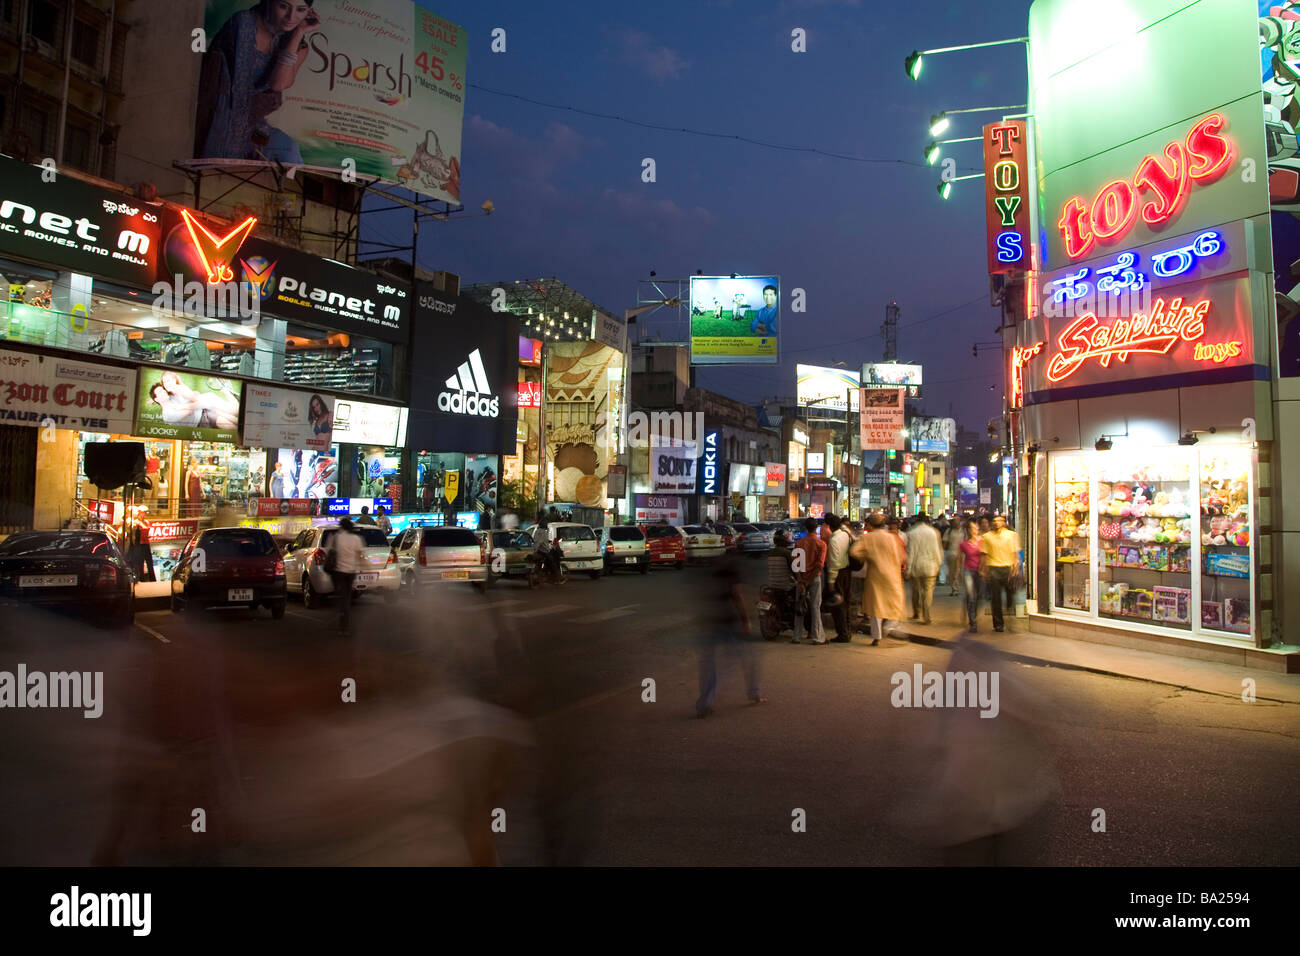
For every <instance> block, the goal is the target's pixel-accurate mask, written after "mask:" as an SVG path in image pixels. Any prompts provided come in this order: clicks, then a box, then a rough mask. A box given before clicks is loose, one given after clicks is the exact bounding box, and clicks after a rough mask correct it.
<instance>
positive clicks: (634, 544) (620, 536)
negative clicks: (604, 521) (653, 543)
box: [596, 524, 650, 574]
mask: <svg viewBox="0 0 1300 956" xmlns="http://www.w3.org/2000/svg"><path fill="white" fill-rule="evenodd" d="M596 540H597V541H598V542H599V544H600V552H601V554H603V555H604V556H605V573H606V574H613V573H614V572H615V571H617V570H620V569H625V570H628V571H639V572H640V573H642V574H645V573H646V572H647V571H649V570H650V554H649V552H648V551H646V543H645V534H644V533H642V531H641V529H640V528H638V527H637V526H636V525H634V524H621V525H615V526H614V527H612V528H597V529H596Z"/></svg>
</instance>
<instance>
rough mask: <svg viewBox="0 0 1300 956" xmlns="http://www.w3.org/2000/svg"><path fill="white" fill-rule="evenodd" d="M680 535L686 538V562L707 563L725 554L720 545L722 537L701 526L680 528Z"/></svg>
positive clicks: (694, 525) (723, 548) (724, 549)
mask: <svg viewBox="0 0 1300 956" xmlns="http://www.w3.org/2000/svg"><path fill="white" fill-rule="evenodd" d="M682 534H683V536H684V537H685V538H686V560H688V561H707V560H710V559H712V558H720V557H722V556H723V555H724V554H726V553H727V549H726V548H725V547H723V545H722V536H721V535H719V534H714V533H713V532H712V531H710V530H709V529H708V528H706V527H704V525H702V524H692V525H686V526H685V527H683V528H682Z"/></svg>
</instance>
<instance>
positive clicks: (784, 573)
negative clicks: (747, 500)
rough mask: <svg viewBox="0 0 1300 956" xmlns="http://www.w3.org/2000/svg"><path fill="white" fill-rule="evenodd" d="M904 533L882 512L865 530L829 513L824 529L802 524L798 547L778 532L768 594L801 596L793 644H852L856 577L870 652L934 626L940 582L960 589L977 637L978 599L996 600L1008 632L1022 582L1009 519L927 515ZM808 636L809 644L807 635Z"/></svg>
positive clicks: (996, 626) (1000, 625)
mask: <svg viewBox="0 0 1300 956" xmlns="http://www.w3.org/2000/svg"><path fill="white" fill-rule="evenodd" d="M908 524H909V526H908V527H907V528H906V530H904V528H903V523H902V521H901V520H900V519H899V518H896V517H887V516H885V515H883V514H881V513H879V512H875V513H872V514H871V515H869V516H868V517H867V519H866V522H865V527H860V526H857V525H856V524H855V523H851V522H849V521H848V520H847V519H844V518H841V517H840V516H838V515H833V514H828V515H827V516H826V517H825V519H824V520H823V521H822V522H821V523H820V524H819V523H818V522H817V520H816V519H814V518H808V519H806V520H805V522H804V527H805V529H806V532H807V533H806V534H805V535H804V536H803V537H802V538H800V539H799V541H798V542H796V543H795V544H794V545H793V547H792V546H791V543H790V540H789V537H788V535H786V534H785V532H779V533H778V534H777V536H776V542H775V547H774V548H773V549H772V551H770V552H769V553H768V586H769V587H770V588H773V589H776V590H780V591H786V592H789V591H791V590H793V591H794V594H795V599H796V602H797V603H796V613H795V622H794V637H793V638H792V639H791V643H794V644H800V643H805V642H806V643H810V644H826V643H829V642H831V641H835V642H838V643H842V644H847V643H849V642H850V641H851V640H852V630H851V625H853V624H854V623H855V622H854V621H853V620H852V619H851V614H850V609H851V608H852V606H853V577H854V575H855V574H856V573H858V572H863V574H862V577H863V588H862V599H861V605H860V607H861V616H862V623H861V626H863V627H866V628H869V629H870V633H871V643H872V645H873V646H874V645H877V644H879V643H880V639H881V637H882V636H884V635H885V634H888V633H889V632H890V631H891V630H893V629H894V628H895V627H896V626H897V625H898V623H899V622H901V621H902V620H903V619H904V618H905V617H907V604H908V596H909V593H910V598H911V616H910V620H913V621H918V622H920V623H922V624H930V623H932V618H931V612H932V606H933V598H934V588H935V583H936V581H939V580H943V579H946V580H947V581H948V582H949V583H950V584H951V586H952V593H953V594H956V593H957V584H956V582H957V581H958V580H960V581H961V582H962V588H963V591H964V594H965V599H966V615H967V622H968V626H969V630H970V631H971V632H975V631H977V630H978V618H977V615H978V612H979V603H980V599H981V597H982V596H983V594H984V593H985V592H987V594H988V598H989V602H990V609H991V611H992V614H993V630H994V631H997V632H1001V631H1004V630H1005V629H1006V622H1005V619H1004V617H1003V599H1004V598H1005V606H1006V608H1011V607H1012V605H1013V601H1014V595H1015V592H1016V591H1017V590H1018V589H1019V587H1020V583H1021V563H1020V538H1019V536H1018V535H1017V534H1016V532H1015V531H1013V530H1012V529H1011V528H1008V527H1007V522H1006V518H1005V517H1003V516H1002V515H995V516H993V517H992V518H987V517H986V518H980V519H978V520H977V519H974V518H969V519H967V518H962V517H961V516H958V517H956V518H954V519H953V520H952V521H951V522H950V521H948V520H946V519H941V521H940V526H939V527H936V525H935V523H934V522H933V521H932V520H931V519H930V516H929V515H925V514H921V515H917V516H915V517H914V518H912V519H910V520H909V523H908ZM823 609H827V610H829V611H830V613H831V618H832V620H833V621H834V624H835V636H834V637H832V638H828V637H827V636H826V633H825V628H824V625H823V623H822V611H823ZM805 632H806V633H807V635H808V637H807V639H806V641H805V638H804V637H803V634H804V633H805Z"/></svg>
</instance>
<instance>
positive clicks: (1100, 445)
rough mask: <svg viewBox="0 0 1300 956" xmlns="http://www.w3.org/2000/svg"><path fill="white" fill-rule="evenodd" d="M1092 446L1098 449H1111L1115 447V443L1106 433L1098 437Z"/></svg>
mask: <svg viewBox="0 0 1300 956" xmlns="http://www.w3.org/2000/svg"><path fill="white" fill-rule="evenodd" d="M1092 447H1093V448H1096V449H1097V451H1110V450H1111V449H1112V448H1114V447H1115V443H1114V442H1113V441H1111V440H1110V439H1109V438H1107V437H1106V436H1105V435H1102V436H1101V437H1100V438H1098V439H1097V443H1096V444H1095V445H1093V446H1092Z"/></svg>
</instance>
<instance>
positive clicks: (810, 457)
mask: <svg viewBox="0 0 1300 956" xmlns="http://www.w3.org/2000/svg"><path fill="white" fill-rule="evenodd" d="M806 460H807V462H808V465H807V468H806V471H807V473H808V474H810V475H824V474H826V453H825V452H824V451H810V452H808V453H807V455H806Z"/></svg>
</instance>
